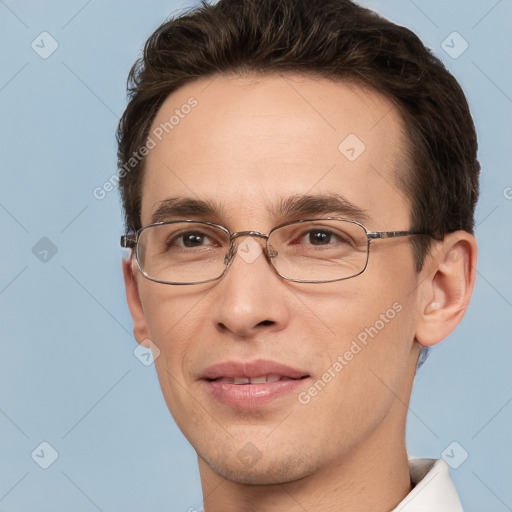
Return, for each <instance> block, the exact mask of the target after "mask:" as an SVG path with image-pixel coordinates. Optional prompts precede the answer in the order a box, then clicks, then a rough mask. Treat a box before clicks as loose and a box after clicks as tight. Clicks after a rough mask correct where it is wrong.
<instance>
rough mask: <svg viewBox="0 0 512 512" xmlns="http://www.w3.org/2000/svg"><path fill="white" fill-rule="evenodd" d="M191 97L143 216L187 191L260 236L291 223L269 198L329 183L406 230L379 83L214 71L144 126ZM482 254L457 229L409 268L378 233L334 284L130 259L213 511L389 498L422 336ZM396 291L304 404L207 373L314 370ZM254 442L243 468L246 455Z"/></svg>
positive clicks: (446, 323) (386, 505) (240, 262)
mask: <svg viewBox="0 0 512 512" xmlns="http://www.w3.org/2000/svg"><path fill="white" fill-rule="evenodd" d="M191 96H194V97H195V98H196V99H197V101H198V105H197V107H196V108H195V109H194V110H193V111H192V112H191V113H190V114H189V115H188V116H186V117H185V118H184V119H182V120H181V121H180V123H179V125H177V126H176V127H174V129H173V130H172V131H170V132H169V134H167V135H166V136H165V137H164V138H163V140H162V141H161V142H159V143H158V144H157V145H156V147H155V148H154V149H152V150H151V151H150V153H149V154H148V156H147V161H146V169H145V176H144V181H143V188H142V224H143V225H146V224H149V223H150V222H151V221H150V218H151V215H152V213H153V212H154V211H155V209H156V208H157V207H158V206H159V204H160V202H161V201H162V200H165V199H166V198H168V197H192V198H196V199H197V198H199V199H203V200H211V201H215V202H216V203H219V204H220V205H222V208H221V209H219V211H218V212H217V213H216V214H215V215H213V216H210V215H209V216H207V217H203V216H201V217H200V218H198V220H206V221H213V222H217V223H219V224H222V225H224V226H226V227H227V228H228V229H229V230H230V231H231V232H234V231H242V230H257V231H260V232H262V233H268V232H269V231H270V229H271V228H272V227H274V226H275V225H277V224H279V223H281V222H285V221H287V220H289V219H288V218H281V217H276V216H275V215H273V214H272V213H271V211H270V208H271V207H272V206H275V205H276V204H277V203H278V201H279V200H281V199H282V198H286V197H289V196H292V195H294V194H320V195H321V194H329V193H332V192H335V193H337V194H341V195H343V196H344V197H345V198H347V199H348V200H349V201H351V202H352V203H354V204H355V205H357V206H358V207H359V208H361V209H364V210H365V211H366V213H367V215H368V217H369V218H368V221H367V222H365V225H366V227H367V228H368V229H369V230H371V231H386V230H406V229H409V227H410V222H409V217H410V204H409V202H408V200H407V198H406V197H405V196H404V193H403V192H402V191H401V190H400V188H399V187H398V185H397V179H396V175H395V173H396V172H403V171H400V169H403V168H405V167H406V166H407V161H405V158H406V157H405V154H406V152H405V151H404V148H405V145H406V140H405V137H404V134H403V133H404V127H403V122H402V119H401V117H400V115H399V113H398V112H397V110H396V109H395V107H393V105H392V104H391V102H390V101H388V100H387V99H386V98H384V97H383V96H381V95H380V94H377V93H376V92H373V91H368V90H365V89H363V88H362V87H360V86H357V85H353V84H352V85H350V84H341V83H333V82H330V81H327V80H323V79H322V80H312V79H309V78H306V77H304V76H299V75H271V76H266V77H256V76H238V77H226V76H219V77H216V78H215V79H213V80H212V79H211V78H209V79H201V80H199V81H196V82H193V83H190V84H188V85H186V86H184V87H182V88H181V89H179V90H178V91H176V92H174V93H173V94H171V95H170V96H169V97H168V98H167V99H166V101H165V103H164V104H163V106H162V107H161V109H160V111H159V112H158V114H157V117H156V119H155V121H154V124H153V128H154V127H157V126H158V125H159V124H160V123H161V122H165V121H166V120H168V119H169V117H170V116H171V115H172V114H173V112H174V110H175V109H176V108H180V106H181V105H183V104H184V103H186V101H187V100H188V98H190V97H191ZM349 134H356V135H357V137H358V138H359V139H360V140H362V141H363V142H364V144H365V146H366V149H365V151H364V152H363V153H362V154H361V155H360V156H359V158H357V159H356V160H355V161H353V162H351V161H349V160H348V159H347V158H345V156H344V155H343V154H341V152H340V151H339V150H338V145H339V144H340V142H342V141H343V140H344V139H345V138H346V137H347V135H349ZM188 217H189V218H195V217H192V216H188ZM182 218H183V217H182ZM475 263H476V243H475V240H474V238H473V236H471V235H470V234H468V233H465V232H456V233H451V234H450V235H448V236H447V237H446V238H445V240H443V241H442V242H439V243H437V242H436V243H435V244H434V245H433V248H432V252H431V254H430V255H429V256H428V257H427V259H426V262H425V265H424V267H423V269H422V271H421V272H419V273H418V272H416V271H415V268H414V259H413V254H412V250H411V247H410V242H409V239H408V238H407V237H406V238H398V239H388V240H380V241H375V242H372V246H371V251H370V260H369V265H368V268H367V269H366V271H365V272H364V273H363V274H361V275H360V276H357V277H355V278H353V279H349V280H346V281H340V282H335V283H329V284H315V285H312V284H300V283H292V282H289V281H285V280H283V279H282V278H280V277H279V276H278V275H277V274H276V273H274V272H273V270H272V269H271V267H270V266H269V264H268V263H267V261H266V259H265V258H264V257H259V258H257V259H256V260H255V261H254V262H252V263H247V262H246V261H244V259H243V258H241V257H239V256H238V255H237V256H235V258H234V260H233V262H232V265H231V266H230V268H229V270H228V272H227V273H226V274H225V275H224V277H223V278H222V279H221V280H219V281H216V282H214V283H210V284H203V285H193V286H169V285H162V284H158V283H154V282H151V281H149V280H147V279H145V278H144V277H143V276H142V275H141V274H140V272H139V270H138V268H137V266H136V264H135V262H134V260H133V259H131V260H128V261H125V262H124V264H123V265H124V275H125V282H126V290H127V298H128V304H129V307H130V311H131V314H132V317H133V323H134V335H135V338H136V339H137V341H138V342H139V343H144V344H148V343H149V342H148V341H147V340H148V339H149V340H151V342H152V343H153V344H154V345H155V346H156V347H158V349H159V350H160V355H159V357H158V358H157V359H156V361H155V365H156V369H157V372H158V376H159V379H160V384H161V387H162V391H163V395H164V397H165V400H166V402H167V405H168V407H169V410H170V411H171V414H172V415H173V417H174V419H175V421H176V423H177V424H178V426H179V427H180V429H181V430H182V432H183V433H184V435H185V436H186V437H187V439H188V440H189V441H190V443H191V444H192V446H193V447H194V448H195V450H196V452H197V454H198V461H199V469H200V474H201V482H202V486H203V494H204V497H205V510H206V512H221V511H222V512H231V511H233V512H234V511H237V512H240V511H244V512H250V511H258V512H272V511H277V510H279V511H282V510H286V511H290V512H291V511H293V512H295V511H303V510H315V511H317V512H327V511H334V510H351V511H352V512H357V511H363V510H365V511H367V510H373V511H375V512H379V511H382V512H384V511H389V510H391V509H392V508H393V507H395V506H396V505H397V504H398V503H399V502H400V501H401V500H402V499H403V498H404V497H405V496H406V495H407V494H408V492H409V491H410V480H409V472H408V462H407V453H406V448H405V419H406V414H407V404H408V403H409V398H410V392H411V388H412V383H413V379H414V374H415V368H416V362H417V358H418V354H419V350H420V348H421V345H424V346H431V345H434V344H436V343H438V342H440V341H441V340H442V339H444V338H445V337H446V336H447V335H448V334H449V333H450V332H451V331H452V330H453V329H454V328H455V326H456V325H457V324H458V323H459V322H460V320H461V319H462V316H463V314H464V312H465V310H466V307H467V304H468V301H469V297H470V295H471V292H472V288H473V283H474V279H475V271H474V268H475ZM395 303H398V304H399V305H400V306H401V308H402V309H401V311H400V312H399V313H398V314H396V316H395V318H394V319H393V320H391V321H390V322H389V323H387V324H386V325H385V327H384V328H383V329H382V330H380V331H379V333H378V335H376V336H375V337H374V338H373V339H370V340H369V342H368V344H367V345H366V346H365V347H364V348H363V349H362V350H361V351H360V352H359V353H358V354H357V356H355V357H354V358H353V359H352V360H351V361H350V362H349V363H348V364H347V365H346V366H345V367H344V368H343V370H342V371H341V372H339V373H338V374H337V375H336V377H335V378H333V379H332V380H331V382H329V383H328V384H327V385H326V386H325V388H324V389H323V390H322V391H320V392H319V393H318V394H317V396H315V397H313V398H312V399H311V401H310V402H309V403H308V404H301V403H300V402H299V401H298V399H297V394H294V393H292V394H291V395H287V396H285V397H282V398H280V399H278V400H276V401H274V402H272V403H271V404H269V405H267V406H265V407H262V408H259V409H254V410H244V411H241V410H238V409H234V408H231V407H228V406H227V405H225V404H222V403H220V402H218V401H216V400H215V399H214V398H212V397H211V396H210V395H209V394H208V393H207V391H206V390H205V386H204V382H202V381H201V380H200V379H199V375H200V373H201V372H202V371H203V370H204V369H205V368H207V367H208V366H210V365H212V364H215V363H219V362H221V361H226V360H236V361H246V360H254V359H259V358H265V359H271V360H275V361H279V362H283V363H285V364H288V365H289V366H292V367H296V368H300V369H303V370H306V371H307V373H308V374H309V375H310V376H311V380H312V381H313V382H314V381H316V380H317V379H319V378H321V377H322V375H323V374H324V373H325V371H326V370H327V369H328V368H329V367H330V366H332V364H333V362H334V361H335V360H336V358H337V357H338V356H339V355H343V354H344V353H345V352H346V350H348V349H349V347H350V344H351V342H352V341H353V340H355V339H356V338H357V336H358V334H359V333H361V331H363V330H364V329H365V327H368V326H371V325H374V324H375V322H376V321H377V320H378V319H379V318H380V315H381V314H383V313H385V312H386V311H387V310H388V309H389V308H392V305H393V304H395ZM311 384H312V382H311V381H309V382H308V383H306V382H305V383H304V386H303V387H302V388H299V390H298V391H299V392H300V391H305V390H306V391H307V389H308V388H309V387H310V386H311ZM247 443H252V445H253V446H254V447H255V449H256V453H257V454H258V456H259V459H258V460H257V462H256V463H254V464H252V465H251V464H247V462H244V461H243V460H241V457H240V450H242V452H241V453H242V454H243V453H244V450H248V449H249V448H247V446H249V445H248V444H247ZM251 449H252V450H254V448H251Z"/></svg>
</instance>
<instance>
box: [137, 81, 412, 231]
mask: <svg viewBox="0 0 512 512" xmlns="http://www.w3.org/2000/svg"><path fill="white" fill-rule="evenodd" d="M403 133H404V130H403V123H402V120H401V117H400V115H399V113H398V111H397V109H396V108H395V107H394V106H393V104H392V103H391V102H390V101H389V100H387V99H386V98H385V97H383V96H382V95H380V94H378V93H376V92H374V91H369V90H367V89H364V88H363V87H361V86H358V85H354V84H346V83H334V82H332V81H329V80H326V79H312V78H307V77H304V76H300V75H289V74H288V75H271V76H264V77H262V76H258V77H257V76H252V75H249V76H238V77H231V76H217V77H210V78H207V79H201V80H198V81H196V82H193V83H190V84H187V85H186V86H184V87H182V88H180V89H179V90H177V91H175V92H174V93H173V94H171V95H170V96H169V97H168V98H167V99H166V100H165V102H164V103H163V105H162V107H161V108H160V110H159V111H158V113H157V116H156V118H155V120H154V122H153V124H152V127H151V129H150V133H149V136H150V138H151V140H152V145H153V146H154V147H153V148H152V149H151V150H150V152H149V154H148V155H147V157H146V165H145V175H144V180H143V188H142V222H143V224H147V223H149V221H150V219H151V214H152V212H154V211H155V210H156V209H158V207H159V204H161V202H162V201H164V200H165V199H167V198H169V197H174V198H175V197H185V198H194V199H200V200H202V201H208V202H210V203H211V204H212V205H213V206H214V208H218V210H219V218H217V219H216V220H218V221H224V222H228V221H234V222H240V223H243V224H244V226H243V229H246V228H247V227H248V226H247V222H253V223H254V222H258V223H267V224H266V227H268V222H271V221H270V220H269V212H270V211H272V210H275V208H273V206H274V205H275V204H277V203H278V202H282V201H283V200H286V198H287V197H292V196H293V197H297V196H301V195H308V196H319V195H326V194H336V195H339V196H342V197H343V198H346V199H347V200H348V201H349V202H351V203H352V204H354V205H356V206H357V207H358V208H359V209H361V210H363V211H367V212H369V217H370V218H371V219H373V218H375V219H376V218H379V219H381V220H382V222H384V223H392V222H395V221H396V220H398V219H400V217H402V218H403V222H404V223H406V222H407V220H408V217H409V209H410V208H409V202H408V200H407V198H405V197H404V195H403V192H402V191H401V190H400V189H399V188H398V186H397V179H396V176H395V174H396V173H397V172H398V171H399V170H400V167H401V166H404V160H405V156H404V155H405V153H406V152H405V151H404V146H405V145H404V135H403ZM221 210H222V211H221ZM221 217H225V218H224V219H223V218H221ZM229 217H230V218H229ZM281 220H283V219H281ZM238 227H240V226H237V228H238ZM249 227H250V228H251V229H253V228H254V229H256V227H260V228H263V227H262V225H261V224H259V225H258V226H254V225H252V226H249ZM368 227H371V226H368Z"/></svg>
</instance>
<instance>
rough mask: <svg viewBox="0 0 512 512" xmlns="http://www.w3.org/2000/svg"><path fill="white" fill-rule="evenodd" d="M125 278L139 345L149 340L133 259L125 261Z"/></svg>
mask: <svg viewBox="0 0 512 512" xmlns="http://www.w3.org/2000/svg"><path fill="white" fill-rule="evenodd" d="M122 265H123V276H124V284H125V288H126V300H127V301H128V307H129V308H130V313H131V316H132V321H133V335H134V337H135V339H136V341H137V343H143V342H144V340H146V339H148V338H149V332H148V328H147V323H146V318H145V315H144V309H143V307H142V302H141V300H140V295H139V288H138V286H137V280H136V277H135V273H134V269H133V258H130V259H127V260H123V262H122Z"/></svg>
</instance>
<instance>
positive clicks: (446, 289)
mask: <svg viewBox="0 0 512 512" xmlns="http://www.w3.org/2000/svg"><path fill="white" fill-rule="evenodd" d="M476 257H477V244H476V239H475V237H474V236H473V235H471V234H470V233H467V232H466V231H455V232H454V233H450V234H448V235H447V236H446V237H445V238H444V240H442V241H440V242H437V243H436V244H435V246H434V247H432V250H431V252H430V254H429V255H428V256H427V258H426V260H425V265H424V267H423V270H422V272H421V275H420V280H421V284H420V287H421V294H420V297H421V299H420V303H419V305H420V311H419V317H418V323H417V325H416V341H418V343H419V344H420V345H423V346H425V347H430V346H432V345H435V344H437V343H439V342H440V341H442V340H444V339H445V338H446V337H448V335H449V334H450V333H451V332H452V331H453V330H454V329H455V327H457V325H458V324H459V323H460V321H461V320H462V317H463V316H464V313H465V312H466V309H467V308H468V305H469V300H470V298H471V294H472V292H473V287H474V285H475V277H476Z"/></svg>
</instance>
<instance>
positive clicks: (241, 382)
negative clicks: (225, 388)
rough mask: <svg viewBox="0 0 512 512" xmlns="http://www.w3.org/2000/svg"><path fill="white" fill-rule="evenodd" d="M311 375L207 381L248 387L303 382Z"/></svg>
mask: <svg viewBox="0 0 512 512" xmlns="http://www.w3.org/2000/svg"><path fill="white" fill-rule="evenodd" d="M308 377H309V375H303V376H302V377H297V378H294V377H286V376H284V375H262V376H261V377H219V378H217V379H206V380H208V381H210V382H226V383H227V384H236V385H246V384H266V383H273V382H280V381H283V380H301V379H306V378H308Z"/></svg>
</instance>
